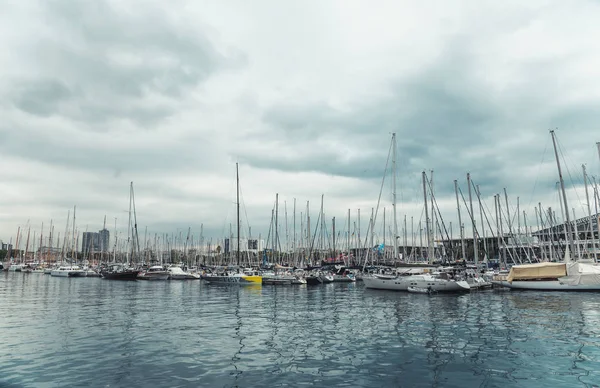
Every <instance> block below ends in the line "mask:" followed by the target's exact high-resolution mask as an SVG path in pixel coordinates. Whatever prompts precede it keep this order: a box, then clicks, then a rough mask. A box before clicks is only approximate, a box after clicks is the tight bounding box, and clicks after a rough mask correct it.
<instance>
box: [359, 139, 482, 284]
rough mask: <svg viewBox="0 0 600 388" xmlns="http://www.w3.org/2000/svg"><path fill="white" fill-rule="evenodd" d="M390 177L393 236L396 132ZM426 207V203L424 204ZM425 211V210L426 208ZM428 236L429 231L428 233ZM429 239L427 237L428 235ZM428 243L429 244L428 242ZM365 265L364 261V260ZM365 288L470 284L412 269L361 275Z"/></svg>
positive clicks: (395, 230)
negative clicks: (418, 272)
mask: <svg viewBox="0 0 600 388" xmlns="http://www.w3.org/2000/svg"><path fill="white" fill-rule="evenodd" d="M392 147H393V148H392V177H393V183H392V186H393V190H394V192H393V195H392V198H393V203H392V206H393V209H394V236H398V227H397V223H396V134H395V133H393V134H392ZM425 179H426V178H425V172H423V187H425ZM425 209H427V204H425ZM426 211H427V210H426ZM428 236H429V233H428ZM428 239H429V237H428ZM428 245H430V244H429V243H428ZM397 249H398V245H397V243H396V242H395V241H394V260H395V259H396V258H397V257H398V251H397ZM365 265H366V261H365ZM363 282H364V284H365V287H366V288H371V289H379V290H393V291H408V288H409V287H417V288H426V289H427V288H430V289H433V290H434V291H443V292H456V291H468V290H470V286H469V284H468V283H467V282H466V281H463V280H458V279H448V278H443V277H442V276H437V275H433V274H431V273H420V274H413V273H412V271H406V272H404V273H401V274H400V273H398V272H396V274H391V275H384V274H371V275H368V276H364V277H363Z"/></svg>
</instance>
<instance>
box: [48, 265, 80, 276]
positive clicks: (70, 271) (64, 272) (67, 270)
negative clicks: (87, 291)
mask: <svg viewBox="0 0 600 388" xmlns="http://www.w3.org/2000/svg"><path fill="white" fill-rule="evenodd" d="M50 275H51V276H58V277H65V278H66V277H85V275H86V273H85V271H84V270H83V269H81V267H79V266H77V265H63V266H60V267H58V268H56V269H53V270H52V272H50Z"/></svg>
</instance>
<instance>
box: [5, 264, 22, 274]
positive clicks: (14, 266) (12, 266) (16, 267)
mask: <svg viewBox="0 0 600 388" xmlns="http://www.w3.org/2000/svg"><path fill="white" fill-rule="evenodd" d="M23 268H25V264H15V263H11V264H10V266H9V267H8V271H9V272H22V271H23Z"/></svg>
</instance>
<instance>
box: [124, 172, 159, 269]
mask: <svg viewBox="0 0 600 388" xmlns="http://www.w3.org/2000/svg"><path fill="white" fill-rule="evenodd" d="M131 203H132V205H133V231H132V232H131V233H132V240H133V238H135V240H133V246H134V251H133V253H134V254H135V253H139V250H140V238H139V234H138V229H137V213H136V211H135V194H134V193H133V182H131ZM134 234H135V236H134ZM161 264H162V261H161Z"/></svg>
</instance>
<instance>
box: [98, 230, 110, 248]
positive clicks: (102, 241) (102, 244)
mask: <svg viewBox="0 0 600 388" xmlns="http://www.w3.org/2000/svg"><path fill="white" fill-rule="evenodd" d="M109 243H110V232H109V231H108V229H102V230H101V231H99V232H98V244H99V251H100V252H108V251H110V246H109Z"/></svg>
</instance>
